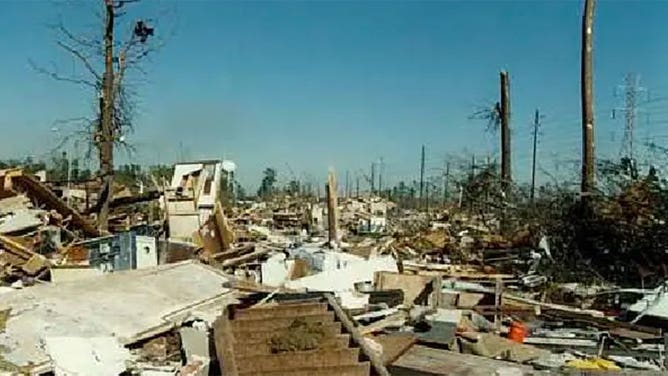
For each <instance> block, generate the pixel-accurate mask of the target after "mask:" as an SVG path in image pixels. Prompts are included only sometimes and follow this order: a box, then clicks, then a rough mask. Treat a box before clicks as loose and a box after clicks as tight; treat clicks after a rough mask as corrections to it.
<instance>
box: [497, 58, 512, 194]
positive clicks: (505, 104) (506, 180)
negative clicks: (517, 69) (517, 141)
mask: <svg viewBox="0 0 668 376" xmlns="http://www.w3.org/2000/svg"><path fill="white" fill-rule="evenodd" d="M500 78H501V80H500V82H501V114H500V115H501V180H502V183H503V186H504V187H505V188H507V187H508V185H509V184H510V183H511V181H512V174H511V162H510V83H509V78H508V72H506V71H501V73H500Z"/></svg>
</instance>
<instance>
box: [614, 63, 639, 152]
mask: <svg viewBox="0 0 668 376" xmlns="http://www.w3.org/2000/svg"><path fill="white" fill-rule="evenodd" d="M643 93H645V94H647V89H645V88H643V87H640V77H639V76H638V75H636V74H635V73H628V74H627V75H626V77H625V78H624V84H623V85H620V86H619V87H618V88H617V91H616V92H615V95H616V96H623V98H624V107H623V108H616V109H613V110H612V118H613V119H616V118H617V112H622V113H624V138H623V139H622V148H621V151H620V153H621V155H622V156H624V157H627V158H629V159H631V160H633V158H634V155H633V143H634V132H635V129H636V125H637V124H636V121H637V118H638V113H639V112H640V111H641V110H640V108H639V107H638V104H639V98H640V95H641V94H643Z"/></svg>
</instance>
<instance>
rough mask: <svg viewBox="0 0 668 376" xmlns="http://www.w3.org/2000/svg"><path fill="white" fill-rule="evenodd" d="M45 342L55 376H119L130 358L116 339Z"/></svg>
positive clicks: (52, 339)
mask: <svg viewBox="0 0 668 376" xmlns="http://www.w3.org/2000/svg"><path fill="white" fill-rule="evenodd" d="M44 342H45V345H46V351H47V353H48V355H49V357H50V358H51V360H52V361H53V366H54V370H55V372H54V373H55V375H56V376H88V375H99V376H107V375H108V376H116V375H118V374H120V373H122V372H124V371H125V370H126V365H125V361H126V360H128V359H129V358H130V351H129V350H128V349H126V348H124V347H123V346H121V345H120V344H119V343H118V340H117V339H116V338H114V337H89V338H83V337H47V338H45V340H44Z"/></svg>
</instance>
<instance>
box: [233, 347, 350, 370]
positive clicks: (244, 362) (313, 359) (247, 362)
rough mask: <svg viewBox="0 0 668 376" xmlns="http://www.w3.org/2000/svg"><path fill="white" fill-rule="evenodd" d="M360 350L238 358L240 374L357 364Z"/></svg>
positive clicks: (236, 360)
mask: <svg viewBox="0 0 668 376" xmlns="http://www.w3.org/2000/svg"><path fill="white" fill-rule="evenodd" d="M359 351H360V349H356V348H352V349H334V350H330V349H321V350H313V351H290V352H284V353H278V354H270V355H259V356H250V357H236V359H235V363H236V365H237V369H238V371H239V373H249V372H250V373H254V374H256V375H257V374H259V373H260V372H262V373H264V372H268V371H289V370H292V369H295V368H316V367H317V368H326V367H336V366H346V365H355V364H357V358H358V356H359Z"/></svg>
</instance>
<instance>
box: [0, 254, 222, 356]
mask: <svg viewBox="0 0 668 376" xmlns="http://www.w3.org/2000/svg"><path fill="white" fill-rule="evenodd" d="M226 281H228V278H227V277H226V276H225V275H224V274H222V273H220V272H218V271H216V270H214V269H212V268H209V267H207V266H205V265H202V264H199V263H196V262H192V261H186V262H182V263H178V264H171V265H164V266H159V267H156V268H147V269H141V270H130V271H124V272H117V273H111V274H107V275H103V276H100V277H95V278H90V279H87V280H86V281H85V283H82V281H72V282H64V283H61V284H52V285H42V286H34V287H31V288H29V289H24V290H19V291H15V292H8V293H5V294H3V295H2V299H0V311H1V310H4V309H7V308H10V309H11V315H10V317H9V319H8V320H7V325H6V329H5V331H4V332H3V333H0V349H2V351H3V353H2V356H3V358H4V360H5V361H8V362H10V363H12V364H15V365H17V366H24V365H27V364H28V362H33V363H35V364H38V365H39V364H48V363H49V357H48V355H47V353H46V351H45V350H44V347H43V342H44V340H45V338H47V337H59V336H74V337H106V336H111V337H114V338H116V339H117V340H118V341H119V342H120V343H129V342H132V341H134V340H136V339H137V337H140V336H142V335H143V334H146V333H150V332H152V331H159V330H160V329H161V328H169V327H171V326H172V325H174V323H180V322H181V321H182V320H184V319H185V318H186V317H199V318H202V319H204V320H211V321H213V320H214V319H215V317H216V316H217V315H219V314H220V311H221V310H222V308H223V306H224V305H226V304H229V303H231V302H235V299H234V294H233V293H232V292H231V290H229V289H226V288H223V287H222V285H223V283H224V282H226Z"/></svg>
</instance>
